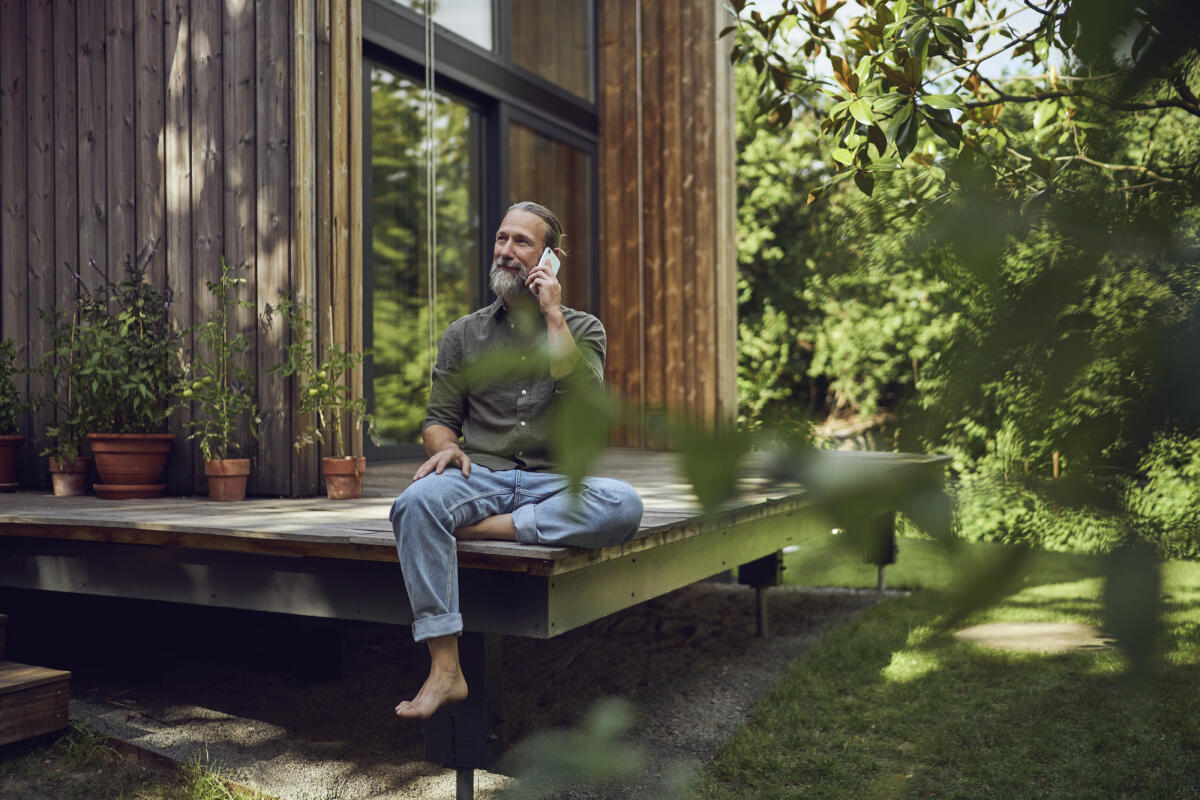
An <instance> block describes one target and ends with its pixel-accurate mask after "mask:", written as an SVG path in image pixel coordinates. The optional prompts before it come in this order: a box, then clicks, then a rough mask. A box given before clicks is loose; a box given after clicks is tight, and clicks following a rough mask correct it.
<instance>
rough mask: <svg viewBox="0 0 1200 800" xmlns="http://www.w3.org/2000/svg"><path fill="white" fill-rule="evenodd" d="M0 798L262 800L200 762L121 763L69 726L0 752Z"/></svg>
mask: <svg viewBox="0 0 1200 800" xmlns="http://www.w3.org/2000/svg"><path fill="white" fill-rule="evenodd" d="M0 797H2V798H5V800H98V799H99V798H103V800H267V796H266V795H263V794H260V793H258V792H252V791H246V790H243V789H241V788H239V787H237V786H234V785H231V784H229V783H228V782H227V781H225V780H224V779H223V778H222V777H221V774H220V769H219V768H218V767H216V766H214V765H212V764H206V763H202V762H200V761H199V760H197V761H195V762H193V763H190V764H187V765H185V766H182V767H180V768H179V769H177V770H171V769H158V768H154V767H147V766H145V765H142V764H139V763H137V762H135V761H132V760H130V759H128V758H125V757H124V756H123V755H121V754H120V753H119V752H117V750H116V749H114V748H113V747H112V746H111V744H110V742H109V740H108V739H107V738H106V737H105V736H103V735H102V734H99V733H96V732H95V731H93V730H91V729H90V728H88V727H86V726H84V725H81V724H78V723H73V724H72V725H71V727H70V728H69V729H68V730H67V732H66V733H65V734H63V735H62V736H61V737H59V738H58V739H57V740H55V741H53V742H50V743H45V742H44V741H41V740H35V742H33V743H26V744H19V745H10V746H9V747H6V748H4V749H3V750H0Z"/></svg>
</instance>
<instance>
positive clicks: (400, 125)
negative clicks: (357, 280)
mask: <svg viewBox="0 0 1200 800" xmlns="http://www.w3.org/2000/svg"><path fill="white" fill-rule="evenodd" d="M425 99H426V98H425V92H424V89H423V88H422V87H420V86H419V85H418V84H416V83H414V82H412V81H409V80H407V79H405V78H402V77H400V76H399V75H396V74H395V73H393V72H390V71H389V70H386V69H383V68H381V67H377V66H376V67H372V69H371V191H372V197H371V211H372V231H371V234H372V237H371V238H372V242H371V247H372V266H373V269H374V286H373V296H372V302H373V307H374V313H373V318H372V320H371V323H372V325H373V331H374V343H373V350H374V367H375V377H374V384H373V390H374V411H375V415H376V418H377V419H378V422H379V433H380V436H381V438H382V439H383V441H384V442H385V443H396V442H410V441H417V440H418V439H419V432H420V427H421V420H422V419H423V418H424V416H425V404H426V401H427V399H428V383H429V370H430V353H429V296H430V286H429V279H428V262H427V255H428V253H427V225H426V192H427V190H428V187H427V181H426V173H425V141H424V139H425ZM434 115H435V116H434V122H433V129H434V135H435V138H436V147H437V169H436V172H437V174H436V181H437V185H436V191H435V194H434V197H435V206H436V214H437V276H436V284H435V286H434V287H433V288H434V293H435V295H436V298H437V318H436V320H435V321H434V322H435V324H434V328H435V330H436V331H437V335H438V336H440V335H441V332H442V331H443V330H444V329H445V327H446V326H447V325H448V324H450V323H451V322H452V321H454V320H455V319H457V318H458V317H460V316H462V315H463V314H466V313H468V312H469V311H471V310H472V306H473V305H474V303H475V301H476V296H477V292H476V287H475V277H476V275H477V273H478V271H479V252H478V217H477V212H476V211H475V208H476V206H477V203H476V202H475V199H474V197H473V196H472V194H473V189H474V185H475V179H474V178H475V172H476V165H475V164H474V163H473V162H472V158H471V153H472V148H471V113H470V110H469V109H467V108H466V107H465V106H463V105H460V104H458V103H455V102H453V101H451V100H448V99H446V98H444V97H440V96H439V97H437V98H436V99H435V104H434Z"/></svg>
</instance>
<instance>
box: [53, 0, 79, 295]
mask: <svg viewBox="0 0 1200 800" xmlns="http://www.w3.org/2000/svg"><path fill="white" fill-rule="evenodd" d="M78 49H79V48H78V47H77V44H76V40H75V0H59V1H58V2H55V3H54V72H53V74H54V264H53V266H54V270H53V275H54V284H55V296H56V297H57V299H58V305H59V306H60V307H61V308H64V309H66V308H72V307H73V306H74V304H75V297H76V294H77V292H78V288H79V284H78V282H77V281H76V280H75V278H74V275H73V272H78V270H79V145H78V132H79V131H78V118H79V106H78V102H79V101H78V94H77V91H76V86H77V84H78V80H79V73H78V68H77V64H76V59H77V53H78Z"/></svg>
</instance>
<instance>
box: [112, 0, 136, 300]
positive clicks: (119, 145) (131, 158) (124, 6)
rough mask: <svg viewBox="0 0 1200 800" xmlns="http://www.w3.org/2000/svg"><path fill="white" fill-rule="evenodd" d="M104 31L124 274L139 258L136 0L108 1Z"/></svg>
mask: <svg viewBox="0 0 1200 800" xmlns="http://www.w3.org/2000/svg"><path fill="white" fill-rule="evenodd" d="M106 6H107V9H106V11H107V19H106V24H105V30H104V81H105V84H106V92H105V117H104V119H105V124H106V126H107V129H108V130H107V135H108V142H107V157H108V174H107V180H106V182H105V187H104V189H105V196H106V205H107V207H108V242H107V246H108V250H107V258H106V260H107V261H108V274H109V277H110V278H112V279H114V280H119V279H120V278H121V277H123V276H124V271H125V265H126V264H132V263H133V262H134V259H136V258H137V253H135V252H134V247H135V245H134V241H135V237H136V235H137V233H136V232H137V214H136V211H135V208H136V203H135V197H136V189H135V184H134V180H135V177H136V167H135V164H136V162H135V153H134V145H135V143H136V142H137V135H136V132H135V129H134V117H133V113H134V112H133V103H134V87H135V86H136V83H137V81H136V72H135V71H134V53H133V2H132V0H107V1H106Z"/></svg>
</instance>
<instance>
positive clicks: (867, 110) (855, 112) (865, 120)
mask: <svg viewBox="0 0 1200 800" xmlns="http://www.w3.org/2000/svg"><path fill="white" fill-rule="evenodd" d="M850 115H851V116H852V117H854V118H855V119H856V120H858V121H859V122H861V123H862V124H863V125H870V124H871V123H873V122H874V121H875V119H874V117H872V116H871V105H870V104H869V103H868V102H867V101H866V100H864V99H862V98H861V97H860V98H858V99H857V100H855V101H854V102H853V103H851V104H850Z"/></svg>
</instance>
